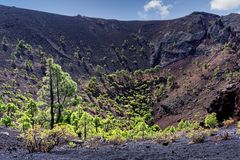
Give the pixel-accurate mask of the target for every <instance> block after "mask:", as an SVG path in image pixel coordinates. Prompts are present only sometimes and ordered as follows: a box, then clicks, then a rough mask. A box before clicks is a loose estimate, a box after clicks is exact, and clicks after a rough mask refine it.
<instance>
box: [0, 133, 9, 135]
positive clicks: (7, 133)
mask: <svg viewBox="0 0 240 160" xmlns="http://www.w3.org/2000/svg"><path fill="white" fill-rule="evenodd" d="M0 134H2V135H6V136H9V133H8V132H0Z"/></svg>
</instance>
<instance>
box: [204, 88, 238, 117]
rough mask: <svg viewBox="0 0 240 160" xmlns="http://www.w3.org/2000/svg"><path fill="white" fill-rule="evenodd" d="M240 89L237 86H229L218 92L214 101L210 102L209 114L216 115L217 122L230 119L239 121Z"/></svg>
mask: <svg viewBox="0 0 240 160" xmlns="http://www.w3.org/2000/svg"><path fill="white" fill-rule="evenodd" d="M239 95H240V88H239V85H236V84H231V85H228V86H227V87H226V89H224V90H221V91H219V93H218V95H217V97H216V99H214V100H213V101H212V103H211V104H210V106H209V108H208V109H207V110H208V112H209V113H212V112H215V113H217V118H218V120H219V121H223V120H226V119H229V118H230V117H233V118H236V119H240V97H239Z"/></svg>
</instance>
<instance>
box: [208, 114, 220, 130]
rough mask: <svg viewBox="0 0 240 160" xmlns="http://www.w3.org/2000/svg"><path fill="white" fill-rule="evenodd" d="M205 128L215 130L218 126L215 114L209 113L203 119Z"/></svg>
mask: <svg viewBox="0 0 240 160" xmlns="http://www.w3.org/2000/svg"><path fill="white" fill-rule="evenodd" d="M205 125H206V127H210V128H215V127H217V125H218V120H217V114H216V113H211V114H208V115H207V116H206V118H205Z"/></svg>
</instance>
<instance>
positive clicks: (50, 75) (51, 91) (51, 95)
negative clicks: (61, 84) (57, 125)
mask: <svg viewBox="0 0 240 160" xmlns="http://www.w3.org/2000/svg"><path fill="white" fill-rule="evenodd" d="M49 72H50V73H49V78H50V84H49V85H50V98H51V104H50V107H51V111H50V112H51V122H50V127H51V129H53V128H54V95H53V79H52V68H51V66H49Z"/></svg>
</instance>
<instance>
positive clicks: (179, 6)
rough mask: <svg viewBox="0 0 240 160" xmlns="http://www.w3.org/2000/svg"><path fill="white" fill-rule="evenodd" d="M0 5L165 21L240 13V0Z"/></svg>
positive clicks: (7, 0) (11, 1)
mask: <svg viewBox="0 0 240 160" xmlns="http://www.w3.org/2000/svg"><path fill="white" fill-rule="evenodd" d="M0 4H1V5H6V6H15V7H19V8H26V9H33V10H38V11H45V12H50V13H57V14H61V15H69V16H76V15H82V16H88V17H98V18H106V19H118V20H163V19H174V18H178V17H182V16H185V15H188V14H190V13H192V12H194V11H203V12H209V13H214V14H218V15H227V14H230V13H240V0H0Z"/></svg>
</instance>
